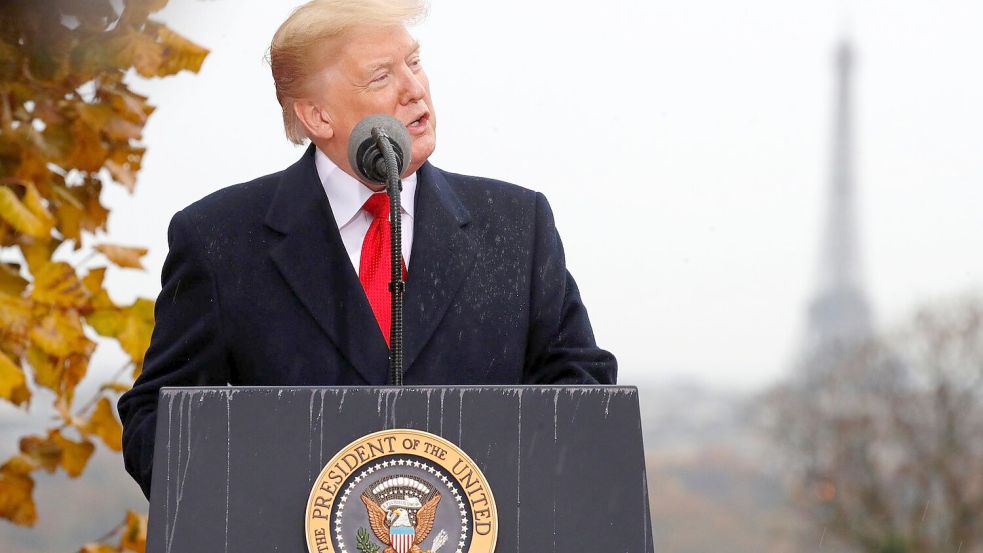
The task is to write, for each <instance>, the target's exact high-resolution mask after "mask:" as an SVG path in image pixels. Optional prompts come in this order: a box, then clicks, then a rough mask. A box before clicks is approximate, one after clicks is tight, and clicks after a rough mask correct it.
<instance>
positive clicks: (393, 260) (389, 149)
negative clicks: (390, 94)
mask: <svg viewBox="0 0 983 553" xmlns="http://www.w3.org/2000/svg"><path fill="white" fill-rule="evenodd" d="M372 138H374V139H375V143H376V146H377V147H378V148H379V151H381V152H382V156H383V159H385V162H386V193H388V194H389V221H390V223H389V238H390V240H389V244H390V246H391V247H390V252H389V253H390V255H389V263H390V265H389V266H390V269H391V271H392V272H391V278H390V281H389V294H390V305H391V307H392V323H391V326H390V327H389V385H390V386H402V385H403V294H404V293H405V291H406V282H405V281H404V280H403V262H402V259H403V217H402V214H401V213H400V205H401V204H400V198H399V195H400V191H402V189H403V183H402V181H400V179H399V163H398V162H397V160H396V152H395V151H394V150H393V146H392V143H391V142H390V141H389V137H388V136H386V134H385V132H383V131H382V130H381V129H378V128H373V129H372Z"/></svg>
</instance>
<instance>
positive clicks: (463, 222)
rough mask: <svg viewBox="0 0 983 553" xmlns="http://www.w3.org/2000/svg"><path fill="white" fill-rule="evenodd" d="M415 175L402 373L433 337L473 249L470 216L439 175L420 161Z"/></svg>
mask: <svg viewBox="0 0 983 553" xmlns="http://www.w3.org/2000/svg"><path fill="white" fill-rule="evenodd" d="M417 175H418V180H417V193H416V208H415V212H416V218H415V222H414V227H413V249H412V254H411V256H410V266H409V269H408V271H407V282H406V299H405V306H404V311H403V321H404V323H403V328H404V329H405V336H404V343H405V344H406V346H405V347H406V351H405V352H404V370H407V371H409V370H410V368H411V367H412V366H413V361H414V360H415V359H416V358H417V356H418V355H419V354H420V352H421V351H422V350H423V348H424V346H425V345H426V343H427V342H428V341H429V340H430V338H431V336H433V333H434V331H435V330H436V329H437V325H438V323H440V320H441V319H443V317H444V313H445V312H446V311H447V307H448V306H449V305H450V303H451V300H452V299H453V298H454V296H455V295H457V292H458V290H459V289H460V287H461V284H462V283H463V282H464V280H465V278H466V277H467V276H468V274H469V273H470V271H471V267H472V265H473V264H474V257H475V253H476V252H477V245H476V243H475V241H474V239H473V238H472V237H471V236H469V233H468V230H469V229H468V224H469V223H470V221H471V214H470V213H469V212H468V210H467V208H465V207H464V205H463V204H462V203H461V201H460V199H459V198H458V197H457V195H456V194H454V192H453V191H452V190H451V188H450V186H449V185H448V183H447V180H446V179H445V178H444V176H443V174H441V172H440V171H439V170H437V169H436V168H435V167H433V166H432V165H430V164H429V163H424V164H423V166H422V167H421V168H420V170H419V172H418V173H417Z"/></svg>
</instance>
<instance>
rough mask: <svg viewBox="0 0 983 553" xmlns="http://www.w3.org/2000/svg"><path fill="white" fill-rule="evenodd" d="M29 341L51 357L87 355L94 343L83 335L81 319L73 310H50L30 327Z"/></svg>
mask: <svg viewBox="0 0 983 553" xmlns="http://www.w3.org/2000/svg"><path fill="white" fill-rule="evenodd" d="M30 336H31V341H32V342H34V344H35V345H36V346H37V347H38V348H40V349H41V351H43V352H45V353H47V354H48V355H51V356H53V357H68V356H69V355H85V356H88V355H90V354H91V353H92V350H94V349H95V346H96V345H95V343H94V342H92V341H91V340H89V339H88V338H86V337H85V332H84V331H83V329H82V320H81V319H80V318H79V315H78V312H76V311H74V310H60V309H56V310H52V311H51V312H49V313H48V315H47V316H45V317H44V318H43V319H41V321H40V323H39V324H37V325H35V326H34V328H32V329H31V334H30Z"/></svg>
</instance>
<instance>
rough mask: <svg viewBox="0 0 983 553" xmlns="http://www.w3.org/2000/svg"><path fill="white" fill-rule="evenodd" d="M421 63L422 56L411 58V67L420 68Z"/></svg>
mask: <svg viewBox="0 0 983 553" xmlns="http://www.w3.org/2000/svg"><path fill="white" fill-rule="evenodd" d="M421 65H422V63H421V62H420V58H416V59H412V60H410V68H411V69H418V68H419V67H420V66H421Z"/></svg>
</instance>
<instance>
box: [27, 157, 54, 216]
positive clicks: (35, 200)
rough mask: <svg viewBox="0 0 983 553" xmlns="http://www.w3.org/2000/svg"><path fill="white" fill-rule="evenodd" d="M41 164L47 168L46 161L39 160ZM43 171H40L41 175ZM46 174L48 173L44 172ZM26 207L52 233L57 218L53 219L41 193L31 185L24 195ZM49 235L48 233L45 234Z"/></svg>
mask: <svg viewBox="0 0 983 553" xmlns="http://www.w3.org/2000/svg"><path fill="white" fill-rule="evenodd" d="M39 164H40V165H42V166H45V165H46V163H45V160H44V159H41V160H39ZM40 172H42V171H39V173H40ZM44 173H46V171H44ZM24 205H25V206H26V207H27V209H29V210H30V211H31V213H33V214H34V216H35V217H37V218H38V219H40V220H41V222H42V223H44V226H45V227H47V228H48V232H51V227H53V226H55V218H54V217H52V215H51V213H50V212H49V211H48V208H47V207H45V205H44V199H43V198H42V197H41V193H40V192H38V189H37V188H36V187H35V186H33V185H30V186H28V187H27V191H26V192H25V193H24ZM45 234H47V233H45Z"/></svg>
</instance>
